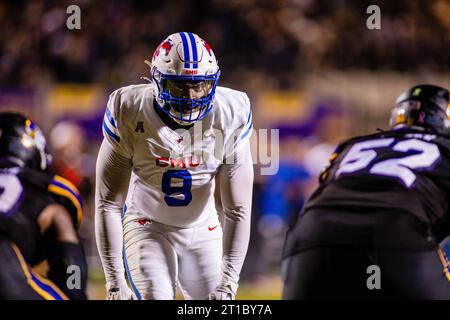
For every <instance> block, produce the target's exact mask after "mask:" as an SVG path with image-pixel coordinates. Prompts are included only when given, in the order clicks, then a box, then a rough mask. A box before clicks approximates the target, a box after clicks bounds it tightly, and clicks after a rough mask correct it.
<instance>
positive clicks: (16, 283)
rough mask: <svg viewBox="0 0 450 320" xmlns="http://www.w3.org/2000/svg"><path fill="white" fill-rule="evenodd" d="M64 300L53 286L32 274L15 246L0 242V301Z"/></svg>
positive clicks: (63, 296) (61, 294) (62, 295)
mask: <svg viewBox="0 0 450 320" xmlns="http://www.w3.org/2000/svg"><path fill="white" fill-rule="evenodd" d="M66 299H67V297H66V296H65V295H64V293H63V292H62V291H61V290H60V289H59V288H58V287H57V286H56V285H55V284H53V283H52V282H51V281H50V280H48V279H45V278H43V277H42V276H39V275H38V274H36V273H35V272H33V270H32V269H31V267H30V266H29V265H28V264H27V263H26V261H25V259H24V258H23V256H22V254H21V253H20V250H19V249H18V248H17V246H16V245H15V244H13V243H12V242H9V241H5V240H0V300H66Z"/></svg>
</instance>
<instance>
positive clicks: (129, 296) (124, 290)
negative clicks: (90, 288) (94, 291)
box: [106, 279, 136, 300]
mask: <svg viewBox="0 0 450 320" xmlns="http://www.w3.org/2000/svg"><path fill="white" fill-rule="evenodd" d="M106 300H136V298H135V296H134V294H133V291H131V289H130V288H129V287H128V284H127V281H126V280H124V279H123V280H119V282H108V283H107V284H106Z"/></svg>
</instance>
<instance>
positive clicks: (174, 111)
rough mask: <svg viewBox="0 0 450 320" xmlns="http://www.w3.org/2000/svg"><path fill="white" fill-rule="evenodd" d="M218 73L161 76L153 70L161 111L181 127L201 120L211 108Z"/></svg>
mask: <svg viewBox="0 0 450 320" xmlns="http://www.w3.org/2000/svg"><path fill="white" fill-rule="evenodd" d="M219 75H220V72H217V73H216V74H211V75H205V76H180V75H167V74H162V73H161V72H159V71H158V70H156V69H154V70H153V79H154V80H155V83H156V84H157V86H158V96H157V99H158V100H159V101H158V102H160V103H161V106H162V110H163V111H164V112H165V113H166V114H168V115H169V116H170V117H171V118H172V119H173V120H175V121H176V122H178V123H179V124H182V125H190V124H192V123H193V122H195V121H198V120H201V119H203V118H204V117H205V116H206V115H207V114H208V112H209V111H210V110H211V108H212V100H213V98H214V94H215V91H216V86H217V82H218V80H219Z"/></svg>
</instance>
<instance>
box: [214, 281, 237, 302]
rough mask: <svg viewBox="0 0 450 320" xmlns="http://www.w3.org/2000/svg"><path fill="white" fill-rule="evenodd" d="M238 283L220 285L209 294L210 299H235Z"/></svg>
mask: <svg viewBox="0 0 450 320" xmlns="http://www.w3.org/2000/svg"><path fill="white" fill-rule="evenodd" d="M237 287H238V286H237V284H227V285H220V286H218V287H217V288H216V289H214V291H213V292H211V293H210V294H209V296H208V300H235V299H236V290H237Z"/></svg>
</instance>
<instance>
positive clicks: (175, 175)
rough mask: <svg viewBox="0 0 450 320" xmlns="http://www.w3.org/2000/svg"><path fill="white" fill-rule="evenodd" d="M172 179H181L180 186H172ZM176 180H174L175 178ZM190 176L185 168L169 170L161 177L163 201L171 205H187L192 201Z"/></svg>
mask: <svg viewBox="0 0 450 320" xmlns="http://www.w3.org/2000/svg"><path fill="white" fill-rule="evenodd" d="M173 179H177V180H181V181H179V182H180V183H181V185H180V186H173V182H174V181H173ZM175 181H176V180H175ZM191 187H192V176H191V174H190V173H189V171H187V170H169V171H166V172H164V174H163V177H162V191H163V192H164V194H165V195H166V196H165V197H164V201H165V202H166V203H167V205H168V206H171V207H183V206H187V205H188V204H189V203H191V201H192V193H191Z"/></svg>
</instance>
